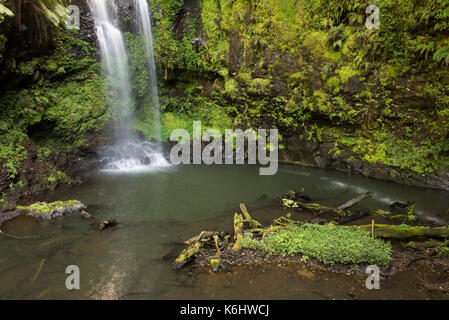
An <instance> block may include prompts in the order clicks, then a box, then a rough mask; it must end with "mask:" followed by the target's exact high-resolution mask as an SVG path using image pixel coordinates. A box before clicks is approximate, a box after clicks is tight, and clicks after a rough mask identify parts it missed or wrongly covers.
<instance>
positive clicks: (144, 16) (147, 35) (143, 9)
mask: <svg viewBox="0 0 449 320" xmlns="http://www.w3.org/2000/svg"><path fill="white" fill-rule="evenodd" d="M134 5H135V8H136V16H137V21H138V23H139V27H140V29H141V31H142V33H143V36H144V39H145V46H146V50H147V54H148V69H149V70H148V71H149V75H150V94H151V102H152V106H153V118H154V123H155V125H156V126H157V128H156V130H155V132H156V135H157V139H159V140H160V139H161V128H160V122H161V120H160V114H159V92H158V88H157V74H156V62H155V59H154V50H153V33H152V30H151V17H150V9H149V6H148V3H147V0H134Z"/></svg>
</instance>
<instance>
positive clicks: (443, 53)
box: [433, 46, 449, 65]
mask: <svg viewBox="0 0 449 320" xmlns="http://www.w3.org/2000/svg"><path fill="white" fill-rule="evenodd" d="M433 60H435V61H436V62H438V63H443V64H445V65H449V46H445V47H442V48H440V49H438V50H437V51H435V53H434V54H433Z"/></svg>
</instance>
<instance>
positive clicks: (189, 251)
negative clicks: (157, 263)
mask: <svg viewBox="0 0 449 320" xmlns="http://www.w3.org/2000/svg"><path fill="white" fill-rule="evenodd" d="M202 246H203V243H202V242H201V241H198V242H195V243H194V244H193V245H191V246H189V247H188V248H186V249H184V250H182V252H181V254H180V255H179V256H178V258H176V260H175V262H174V263H173V269H175V270H179V269H181V268H182V267H184V265H185V264H186V263H187V262H189V261H190V260H191V259H192V258H193V257H194V256H195V255H197V254H198V252H200V249H201V247H202Z"/></svg>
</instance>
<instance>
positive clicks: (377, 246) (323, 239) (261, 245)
mask: <svg viewBox="0 0 449 320" xmlns="http://www.w3.org/2000/svg"><path fill="white" fill-rule="evenodd" d="M241 243H242V246H243V247H244V248H248V249H255V250H262V251H265V252H267V253H269V254H272V255H281V256H285V255H296V254H302V255H305V256H307V257H310V258H315V259H317V260H318V261H320V262H323V263H325V264H330V265H334V264H337V263H341V264H360V263H372V264H379V265H384V264H387V263H388V262H390V261H391V245H390V244H389V243H386V242H383V241H382V240H379V239H374V238H371V236H370V234H369V233H368V232H364V231H360V230H356V229H352V228H339V227H336V226H333V225H316V224H304V225H301V226H295V225H293V226H291V227H289V228H287V229H282V230H279V231H275V232H272V233H269V234H268V235H267V236H266V237H265V238H264V239H263V240H257V239H253V238H251V237H249V236H248V235H245V237H244V239H243V240H242V242H241Z"/></svg>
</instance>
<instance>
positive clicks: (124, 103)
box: [89, 0, 132, 139]
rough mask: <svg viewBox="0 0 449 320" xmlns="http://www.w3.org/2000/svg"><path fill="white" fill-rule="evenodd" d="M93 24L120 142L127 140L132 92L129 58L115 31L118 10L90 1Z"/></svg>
mask: <svg viewBox="0 0 449 320" xmlns="http://www.w3.org/2000/svg"><path fill="white" fill-rule="evenodd" d="M89 6H90V9H91V11H92V15H93V17H94V20H95V29H96V34H97V37H98V43H99V45H100V52H101V57H102V60H103V63H104V68H105V72H106V75H107V77H108V80H109V85H110V87H111V89H112V90H111V91H112V94H113V97H112V98H113V100H114V102H115V103H117V104H118V105H117V108H116V109H117V110H116V111H117V115H118V118H119V122H120V129H119V132H118V138H119V139H125V138H129V132H128V131H129V126H130V124H131V123H132V119H131V106H132V101H131V89H130V84H129V74H128V56H127V54H126V47H125V41H124V40H123V35H122V32H121V31H120V30H119V28H118V27H117V24H118V22H117V6H116V5H115V3H114V2H113V1H110V0H89Z"/></svg>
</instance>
